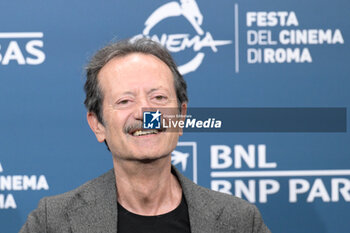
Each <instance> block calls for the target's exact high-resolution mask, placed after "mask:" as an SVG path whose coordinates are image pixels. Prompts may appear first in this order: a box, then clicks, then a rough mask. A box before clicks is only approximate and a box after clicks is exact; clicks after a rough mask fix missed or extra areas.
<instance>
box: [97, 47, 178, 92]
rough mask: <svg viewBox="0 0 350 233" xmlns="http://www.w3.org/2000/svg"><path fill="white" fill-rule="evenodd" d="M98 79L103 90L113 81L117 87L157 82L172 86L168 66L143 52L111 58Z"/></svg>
mask: <svg viewBox="0 0 350 233" xmlns="http://www.w3.org/2000/svg"><path fill="white" fill-rule="evenodd" d="M98 79H99V83H100V85H101V87H102V89H104V90H106V89H109V87H111V86H112V85H113V84H115V83H117V84H118V89H125V88H130V85H131V86H135V87H137V86H139V85H140V84H141V83H142V84H143V85H145V84H147V83H149V84H153V83H159V84H163V85H171V86H172V87H173V74H172V72H171V70H170V68H169V67H168V66H167V65H166V64H165V63H164V62H163V61H162V60H160V59H159V58H157V57H156V56H153V55H150V54H143V53H131V54H128V55H126V56H122V57H116V58H113V59H111V60H110V61H109V62H108V63H107V64H106V65H105V66H103V67H102V69H101V70H100V72H99V74H98ZM146 86H147V85H146ZM114 89H115V88H114Z"/></svg>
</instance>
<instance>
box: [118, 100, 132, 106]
mask: <svg viewBox="0 0 350 233" xmlns="http://www.w3.org/2000/svg"><path fill="white" fill-rule="evenodd" d="M129 102H130V100H120V101H118V103H117V104H119V105H126V104H128V103H129Z"/></svg>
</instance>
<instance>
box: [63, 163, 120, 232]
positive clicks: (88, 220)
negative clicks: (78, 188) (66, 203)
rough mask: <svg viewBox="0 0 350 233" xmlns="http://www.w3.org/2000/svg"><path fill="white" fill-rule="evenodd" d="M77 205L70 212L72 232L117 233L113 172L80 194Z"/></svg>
mask: <svg viewBox="0 0 350 233" xmlns="http://www.w3.org/2000/svg"><path fill="white" fill-rule="evenodd" d="M75 203H77V204H74V206H72V208H71V209H70V210H69V211H68V218H69V221H70V224H71V227H72V232H74V233H90V232H91V233H95V232H96V233H97V232H101V233H102V232H103V233H116V232H117V220H118V216H117V213H118V210H117V192H116V187H115V176H114V172H113V170H111V171H109V172H108V173H106V174H105V175H103V176H102V177H100V178H98V179H97V180H96V181H95V182H94V183H93V184H91V185H90V186H89V187H88V188H86V189H84V190H83V191H82V192H81V193H79V195H77V197H76V202H75Z"/></svg>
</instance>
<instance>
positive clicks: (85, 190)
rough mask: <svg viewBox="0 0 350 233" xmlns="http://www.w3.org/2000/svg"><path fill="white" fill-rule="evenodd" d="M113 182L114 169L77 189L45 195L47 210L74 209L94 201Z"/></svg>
mask: <svg viewBox="0 0 350 233" xmlns="http://www.w3.org/2000/svg"><path fill="white" fill-rule="evenodd" d="M112 184H115V178H114V171H113V169H111V170H109V171H108V172H106V173H104V174H103V175H101V176H99V177H97V178H95V179H92V180H89V181H87V182H86V183H84V184H82V185H81V186H79V187H78V188H76V189H73V190H71V191H68V192H65V193H62V194H58V195H55V196H49V197H45V202H46V205H47V207H46V208H47V210H50V209H55V210H58V209H74V208H75V207H76V206H77V207H78V206H80V205H81V204H86V203H88V202H93V201H94V200H95V199H96V198H97V197H98V196H100V195H103V192H104V191H105V190H106V187H108V186H110V185H112Z"/></svg>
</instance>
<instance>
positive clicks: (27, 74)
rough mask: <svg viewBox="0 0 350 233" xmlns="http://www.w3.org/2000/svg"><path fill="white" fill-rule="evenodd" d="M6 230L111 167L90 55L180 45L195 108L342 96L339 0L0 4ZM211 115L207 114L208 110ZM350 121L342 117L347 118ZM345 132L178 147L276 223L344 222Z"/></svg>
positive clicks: (345, 65)
mask: <svg viewBox="0 0 350 233" xmlns="http://www.w3.org/2000/svg"><path fill="white" fill-rule="evenodd" d="M0 9H1V14H0V22H1V23H0V25H1V27H0V45H1V47H0V106H1V107H0V109H1V110H0V111H1V112H0V126H1V131H0V232H1V233H13V232H18V230H19V229H20V227H21V226H22V225H23V223H24V222H25V220H26V217H27V215H28V213H29V212H30V211H31V210H33V209H34V208H36V206H37V203H38V201H39V199H40V198H42V197H44V196H48V195H55V194H59V193H63V192H66V191H68V190H72V189H74V188H75V187H78V186H79V185H81V184H83V183H84V182H86V181H88V180H90V179H92V178H94V177H97V176H98V175H100V174H102V173H104V172H105V171H107V170H108V169H110V168H111V167H112V159H111V155H110V154H109V152H108V151H107V150H106V148H105V146H104V145H103V144H99V143H97V141H96V139H95V137H94V135H93V133H92V132H91V130H90V129H89V127H88V124H87V122H86V120H85V119H86V117H85V116H86V110H85V108H84V106H83V101H84V93H83V88H82V87H83V84H84V72H83V68H84V65H85V64H86V63H87V61H88V59H89V58H90V57H91V56H92V54H94V52H95V51H96V50H97V49H98V48H101V47H102V46H103V45H105V44H107V43H108V42H110V41H114V40H118V39H122V38H128V37H135V36H148V37H151V38H153V39H155V40H158V41H160V42H161V43H162V44H164V45H165V46H166V47H167V48H168V49H169V50H170V51H171V52H172V54H173V55H174V57H175V59H176V61H177V63H178V65H179V66H180V67H181V71H182V73H183V74H184V77H185V79H186V81H187V83H188V92H189V99H190V102H189V106H190V107H206V108H210V107H230V108H231V107H232V108H233V107H257V108H263V107H274V108H280V107H296V108H299V107H321V108H333V107H338V108H345V110H347V108H348V107H349V105H350V92H349V85H350V80H349V75H350V66H349V62H350V48H349V46H348V38H349V36H350V15H349V11H350V3H349V1H346V0H334V1H325V0H318V1H316V0H309V1H296V0H285V1H272V0H260V1H257V0H244V1H243V0H235V1H233V0H221V1H209V0H208V1H207V0H196V1H195V0H192V1H180V0H174V1H171V0H169V1H162V0H152V1H143V0H107V1H77V0H70V1H44V0H32V1H24V0H17V1H1V2H0ZM213 116H215V112H213ZM348 122H349V118H348V117H347V118H346V122H344V123H348ZM349 139H350V135H349V133H348V132H347V131H346V130H345V132H322V133H313V132H303V133H293V132H290V133H286V132H284V133H281V132H275V133H272V132H269V133H263V132H259V133H254V132H250V133H248V132H245V133H239V132H231V133H229V132H226V133H200V132H199V133H191V132H189V133H186V134H185V135H184V136H182V137H181V139H180V142H179V145H178V148H177V149H176V152H175V153H174V154H173V156H179V155H181V154H188V157H187V160H186V162H187V163H186V167H184V169H183V167H182V164H181V163H177V162H178V161H177V160H176V159H174V162H175V163H177V164H176V166H178V167H179V169H180V170H181V171H183V172H184V174H185V175H187V176H188V177H189V178H191V179H193V180H194V181H196V182H197V183H198V184H200V185H202V186H205V187H208V188H212V189H215V190H219V191H221V192H226V193H232V194H234V195H238V196H241V197H242V198H244V199H246V200H248V201H251V202H254V203H255V204H256V205H257V206H258V208H259V209H260V211H261V212H262V215H263V217H264V220H265V222H266V224H267V225H268V227H269V228H270V229H271V231H272V232H284V233H292V232H293V233H295V232H298V233H302V232H305V233H310V232H315V233H316V232H317V233H320V232H327V233H340V232H348V231H349V229H350V222H349V212H350V205H349V202H350V160H349V152H350V143H349Z"/></svg>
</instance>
